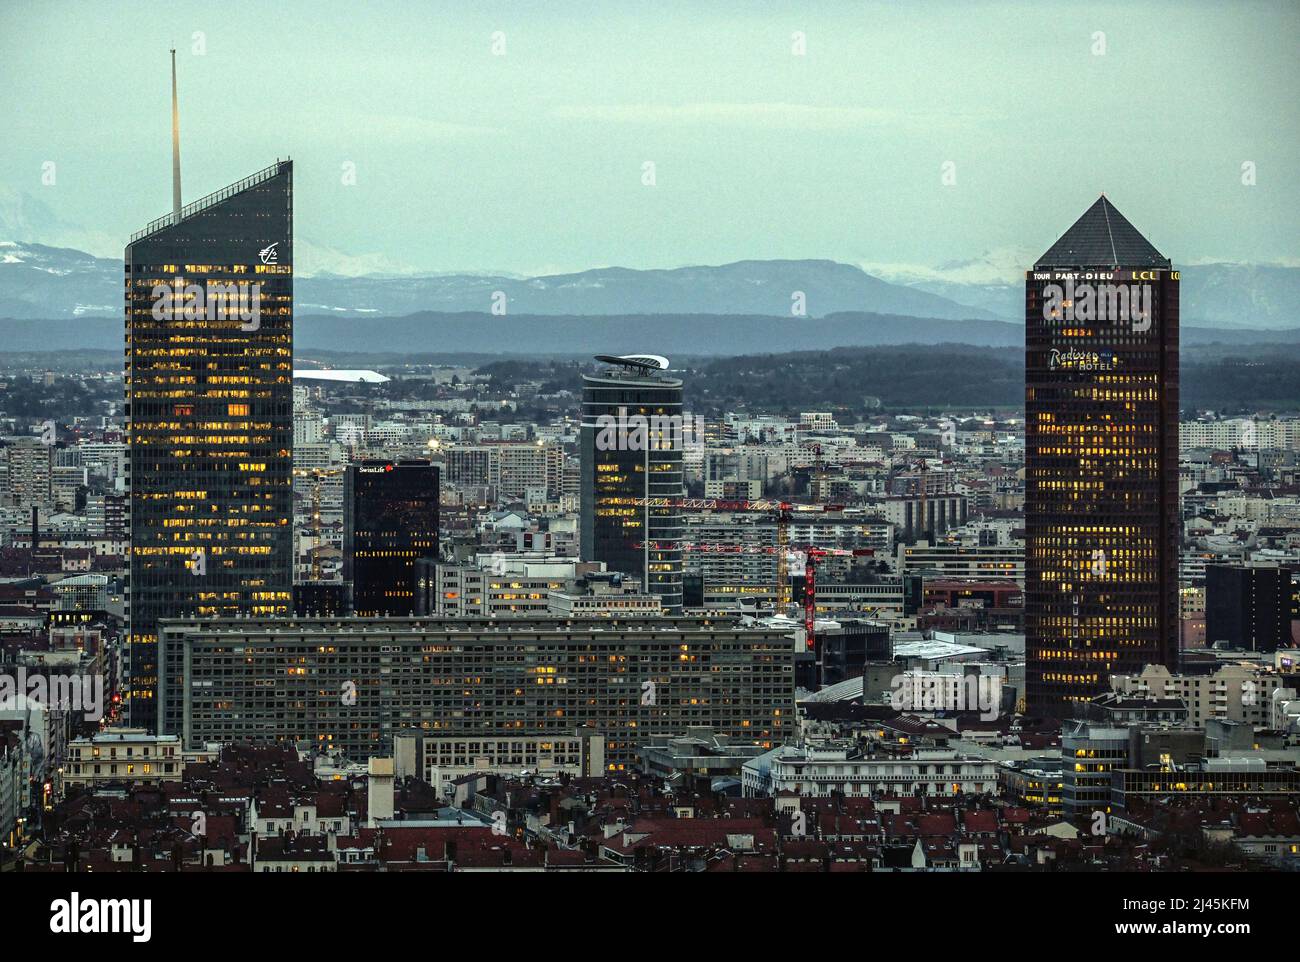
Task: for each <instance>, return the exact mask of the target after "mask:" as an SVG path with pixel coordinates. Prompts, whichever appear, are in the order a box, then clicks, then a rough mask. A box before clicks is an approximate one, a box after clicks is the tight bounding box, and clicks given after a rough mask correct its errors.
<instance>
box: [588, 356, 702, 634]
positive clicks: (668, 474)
mask: <svg viewBox="0 0 1300 962" xmlns="http://www.w3.org/2000/svg"><path fill="white" fill-rule="evenodd" d="M597 360H599V361H602V362H604V363H606V364H607V365H609V366H608V367H607V368H606V369H605V370H603V371H602V372H601V373H599V374H595V375H585V376H584V377H583V379H582V428H581V437H580V439H579V440H580V443H581V460H582V490H581V496H580V500H581V515H582V519H581V525H582V526H581V532H580V550H581V554H582V560H583V561H603V562H605V566H606V568H607V569H608V570H610V571H621V572H624V573H625V574H631V575H635V576H636V577H637V578H639V579H641V582H642V585H643V589H644V590H645V591H646V592H647V593H649V594H655V595H658V596H660V598H662V599H663V606H664V609H665V610H666V611H667V612H669V613H678V614H680V613H681V609H682V540H683V538H682V535H683V529H682V516H681V506H680V504H679V503H677V502H679V501H680V499H681V498H682V497H683V495H684V494H685V487H684V482H683V475H682V451H683V447H684V445H685V444H687V443H689V442H690V439H691V438H692V437H693V436H694V434H695V433H698V432H693V431H692V426H691V425H690V424H688V423H687V422H686V421H684V420H683V417H682V382H681V381H680V380H679V379H677V378H674V377H670V376H669V375H668V374H667V373H666V372H667V368H668V362H667V361H666V360H664V359H663V358H661V357H657V356H653V355H644V356H642V355H637V356H630V357H611V356H609V355H601V356H600V357H598V358H597Z"/></svg>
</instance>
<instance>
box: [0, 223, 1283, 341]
mask: <svg viewBox="0 0 1300 962" xmlns="http://www.w3.org/2000/svg"><path fill="white" fill-rule="evenodd" d="M1022 256H1028V255H1022V254H1019V253H1018V252H998V253H997V254H996V255H984V257H983V258H977V259H973V260H971V261H964V262H958V263H953V264H948V265H943V266H941V267H939V268H916V267H911V266H906V265H903V266H890V265H867V267H868V268H869V269H868V270H864V269H862V268H860V267H857V266H853V265H850V264H841V263H838V262H836V261H830V260H749V261H737V262H735V263H732V264H722V265H717V266H694V267H679V268H672V269H655V270H634V269H631V268H624V267H605V268H596V269H593V270H587V271H579V272H576V273H570V274H552V275H544V276H539V277H525V278H521V277H515V276H511V275H508V274H475V273H453V274H428V273H422V274H408V273H402V274H391V273H385V274H373V273H369V274H368V273H361V274H357V275H355V276H351V275H346V274H340V273H333V272H331V273H319V274H315V275H311V276H301V275H300V276H299V277H297V278H296V280H295V303H296V308H297V311H298V313H299V314H300V315H302V316H306V315H311V314H328V315H336V316H339V317H353V318H359V317H367V316H369V317H402V316H405V315H409V314H417V313H420V312H434V313H446V314H454V313H469V312H484V313H487V312H490V311H491V310H492V308H493V307H494V306H496V305H502V304H503V305H504V307H505V311H506V314H507V316H509V315H537V316H554V317H580V316H602V317H612V316H630V315H698V314H707V315H723V316H726V315H730V316H751V315H755V316H756V315H761V316H765V317H774V318H782V317H784V318H788V319H789V320H790V321H791V322H794V321H797V320H804V319H811V318H827V317H830V316H832V315H835V314H843V313H859V314H877V315H891V316H898V317H914V318H930V319H938V320H945V321H962V322H975V321H995V320H1001V321H1010V322H1013V323H1022V322H1023V312H1024V306H1023V297H1024V293H1023V287H1022V284H1021V283H1020V282H1017V281H1015V280H1003V279H1002V278H1005V277H1006V275H1007V273H1008V272H1009V269H1010V265H1013V264H1014V263H1015V262H1016V261H1017V260H1019V259H1020V257H1022ZM1030 259H1032V258H1030ZM371 263H374V262H372V261H366V260H364V259H357V260H356V261H355V262H351V261H348V260H347V259H346V256H345V255H340V254H338V253H337V252H333V253H332V260H330V261H329V266H330V267H331V268H334V269H338V270H343V269H348V267H349V264H351V265H352V266H353V267H355V268H356V269H357V270H362V269H364V268H365V267H366V266H369V265H370V264H371ZM1181 270H1182V295H1181V298H1182V321H1183V324H1184V325H1186V326H1189V327H1191V326H1203V327H1215V328H1221V329H1223V330H1237V329H1245V328H1257V329H1279V330H1280V329H1286V328H1293V327H1297V326H1300V315H1298V314H1297V312H1296V310H1295V308H1294V305H1295V304H1296V303H1297V302H1300V268H1296V267H1288V266H1271V265H1248V264H1205V265H1193V266H1188V267H1185V268H1182V269H1181ZM503 297H504V300H502V298H503ZM800 308H801V309H802V310H803V311H805V312H806V318H804V317H803V316H802V315H800V314H799V313H798V310H799V309H800ZM121 310H122V264H121V262H120V261H118V260H116V259H113V258H103V257H95V256H92V255H90V254H87V253H85V252H84V251H81V250H77V249H74V248H67V247H51V246H46V245H41V244H34V243H25V242H21V241H0V317H9V318H18V319H45V318H61V317H62V318H67V317H88V316H104V317H116V316H118V315H119V314H120V312H121Z"/></svg>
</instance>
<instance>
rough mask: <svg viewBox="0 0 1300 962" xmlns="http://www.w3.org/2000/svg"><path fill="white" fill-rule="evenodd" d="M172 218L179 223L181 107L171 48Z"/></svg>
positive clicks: (174, 56) (173, 53)
mask: <svg viewBox="0 0 1300 962" xmlns="http://www.w3.org/2000/svg"><path fill="white" fill-rule="evenodd" d="M172 217H173V219H174V220H175V222H176V223H177V224H179V223H180V222H181V107H180V101H179V100H178V99H177V96H176V49H175V48H174V47H173V48H172Z"/></svg>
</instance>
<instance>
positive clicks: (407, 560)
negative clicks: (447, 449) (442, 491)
mask: <svg viewBox="0 0 1300 962" xmlns="http://www.w3.org/2000/svg"><path fill="white" fill-rule="evenodd" d="M437 557H438V469H437V468H436V467H434V466H433V465H432V464H430V463H429V462H428V461H420V460H410V461H362V462H361V463H359V464H353V465H349V466H348V470H347V474H346V475H345V476H344V479H343V580H344V581H351V582H352V608H353V612H354V613H355V614H358V615H362V616H364V617H369V618H373V617H378V616H385V615H391V616H393V617H402V616H410V615H413V614H415V613H416V562H417V561H419V560H421V559H433V560H435V561H436V560H437Z"/></svg>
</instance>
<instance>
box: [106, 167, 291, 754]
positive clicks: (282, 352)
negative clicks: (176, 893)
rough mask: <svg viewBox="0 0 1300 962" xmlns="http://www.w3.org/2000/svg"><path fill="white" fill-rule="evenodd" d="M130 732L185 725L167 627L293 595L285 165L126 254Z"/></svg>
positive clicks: (222, 194) (138, 237) (260, 612)
mask: <svg viewBox="0 0 1300 962" xmlns="http://www.w3.org/2000/svg"><path fill="white" fill-rule="evenodd" d="M125 282H126V358H125V378H126V415H127V431H128V438H129V458H128V483H129V485H130V530H131V565H130V580H129V583H128V593H127V608H126V613H127V619H128V630H129V639H128V640H129V649H128V651H129V662H130V675H131V679H130V685H129V689H128V707H129V710H130V720H131V723H132V724H133V725H142V726H145V727H147V728H150V729H154V730H157V731H161V732H177V731H179V730H180V725H181V711H182V702H181V699H180V698H179V697H177V698H173V699H170V702H169V704H166V705H159V704H158V703H157V701H156V697H157V691H158V680H159V676H160V673H162V672H166V673H168V682H169V684H168V686H167V688H166V690H167V691H168V692H179V691H181V687H182V685H183V683H184V679H183V677H181V673H182V666H181V663H180V652H179V651H177V652H165V651H159V649H158V621H159V619H162V618H173V617H175V618H196V617H198V618H205V617H232V616H254V615H256V616H275V615H285V614H288V613H289V612H290V610H291V602H292V581H293V566H292V551H293V548H292V543H293V504H292V499H293V487H292V466H293V166H292V163H291V162H289V161H281V162H277V163H276V164H274V165H272V166H270V167H267V168H266V169H265V170H262V171H259V172H258V173H256V174H253V175H252V176H250V177H247V178H245V179H243V180H241V181H239V182H237V183H234V184H231V185H230V186H229V187H226V188H225V189H223V190H220V191H218V192H216V193H214V194H211V195H209V196H207V197H204V198H202V199H201V200H197V201H195V202H194V203H192V204H189V205H188V206H186V207H184V208H181V209H180V211H179V216H178V215H177V214H169V215H167V216H166V217H162V218H160V219H158V220H156V221H154V222H153V223H151V224H149V225H148V226H147V227H146V228H145V229H144V230H142V231H140V232H138V233H136V234H135V235H133V236H132V238H131V242H130V243H129V244H128V245H127V248H126V254H125Z"/></svg>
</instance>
